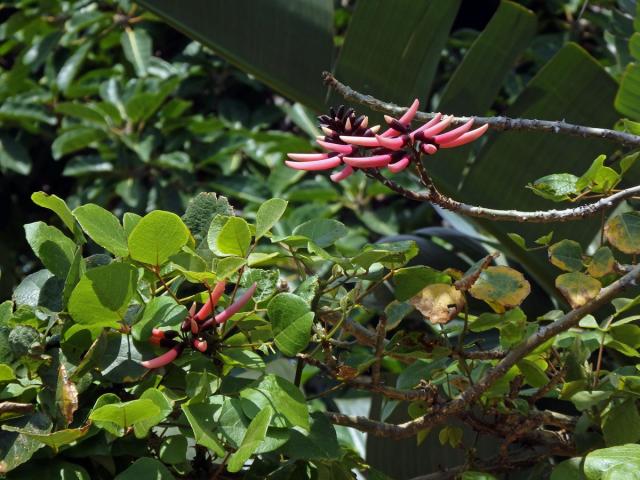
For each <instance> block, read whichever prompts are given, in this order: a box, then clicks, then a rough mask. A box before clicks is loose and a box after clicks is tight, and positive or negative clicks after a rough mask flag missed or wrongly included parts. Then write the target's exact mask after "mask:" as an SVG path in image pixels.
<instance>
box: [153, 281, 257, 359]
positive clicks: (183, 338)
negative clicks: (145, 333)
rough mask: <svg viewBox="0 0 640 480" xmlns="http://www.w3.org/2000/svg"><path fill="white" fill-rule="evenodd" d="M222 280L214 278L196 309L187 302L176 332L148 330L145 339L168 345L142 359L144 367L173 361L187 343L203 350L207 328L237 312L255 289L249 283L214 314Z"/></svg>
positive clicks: (204, 350) (220, 322) (222, 286)
mask: <svg viewBox="0 0 640 480" xmlns="http://www.w3.org/2000/svg"><path fill="white" fill-rule="evenodd" d="M225 286H226V283H225V282H224V281H221V282H218V283H217V284H216V286H215V287H214V288H213V290H211V292H209V299H208V300H207V302H206V303H205V304H204V305H203V306H202V308H200V310H199V311H198V312H197V313H196V304H195V303H194V304H193V305H192V306H191V309H190V311H189V314H188V315H187V317H186V318H185V319H184V320H183V321H182V325H181V326H180V332H177V331H175V330H160V329H158V328H154V329H153V330H152V331H151V338H150V339H149V342H151V343H153V344H155V345H160V346H162V347H166V348H169V351H167V352H165V353H163V354H162V355H160V356H159V357H156V358H153V359H151V360H146V361H144V362H142V366H143V367H146V368H160V367H164V366H165V365H168V364H169V363H171V362H173V361H174V360H175V359H176V358H178V357H179V356H180V354H181V353H182V352H183V351H184V349H185V348H186V347H187V346H188V345H191V346H192V347H193V348H194V349H196V350H198V351H200V352H203V353H204V352H206V351H207V349H208V348H209V345H208V343H207V340H206V334H207V331H210V330H212V329H213V327H215V326H216V325H220V324H223V323H224V322H226V321H227V320H229V318H231V316H233V315H234V314H235V313H237V312H239V311H240V310H241V309H242V307H244V306H245V305H246V304H247V302H248V301H249V300H250V299H251V297H252V296H253V294H254V293H255V291H256V286H257V285H256V284H255V283H254V284H253V285H251V287H249V288H248V289H247V290H246V291H245V292H244V293H243V294H242V295H241V296H240V297H238V299H237V300H236V301H235V302H233V303H232V304H231V305H229V306H228V307H227V308H226V309H225V310H223V311H222V312H220V313H218V314H217V315H214V314H213V313H214V312H213V310H214V309H215V307H216V305H217V304H218V301H219V300H220V297H222V294H223V293H224V289H225Z"/></svg>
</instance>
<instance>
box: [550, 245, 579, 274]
mask: <svg viewBox="0 0 640 480" xmlns="http://www.w3.org/2000/svg"><path fill="white" fill-rule="evenodd" d="M549 260H550V261H551V263H553V264H554V265H555V266H556V267H558V268H560V269H562V270H564V271H566V272H576V271H579V270H582V267H583V265H582V247H581V246H580V244H579V243H578V242H575V241H573V240H561V241H559V242H558V243H554V244H553V245H551V246H550V247H549Z"/></svg>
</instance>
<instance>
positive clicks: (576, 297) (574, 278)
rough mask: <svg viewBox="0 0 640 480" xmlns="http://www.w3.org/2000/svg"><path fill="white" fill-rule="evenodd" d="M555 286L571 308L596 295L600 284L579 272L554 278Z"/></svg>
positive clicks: (600, 286) (586, 301)
mask: <svg viewBox="0 0 640 480" xmlns="http://www.w3.org/2000/svg"><path fill="white" fill-rule="evenodd" d="M556 287H557V288H558V290H560V292H561V293H562V295H563V296H564V297H565V298H566V299H567V301H568V302H569V304H570V305H571V307H572V308H578V307H581V306H582V305H584V304H585V303H588V302H590V301H591V300H593V299H594V298H596V297H597V296H598V294H599V293H600V289H601V288H602V284H601V283H600V282H599V281H598V280H596V279H595V278H593V277H590V276H589V275H585V274H584V273H580V272H572V273H565V274H562V275H560V276H559V277H558V278H556Z"/></svg>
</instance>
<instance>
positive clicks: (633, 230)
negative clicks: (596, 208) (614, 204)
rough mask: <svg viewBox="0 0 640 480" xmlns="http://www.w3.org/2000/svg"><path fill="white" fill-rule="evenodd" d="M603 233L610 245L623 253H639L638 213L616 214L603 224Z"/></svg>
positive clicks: (639, 224)
mask: <svg viewBox="0 0 640 480" xmlns="http://www.w3.org/2000/svg"><path fill="white" fill-rule="evenodd" d="M604 234H605V236H606V237H607V240H608V241H609V243H611V245H613V246H614V247H616V248H617V249H618V250H620V251H621V252H624V253H630V254H637V253H640V213H638V212H626V213H623V214H620V215H616V216H615V217H613V218H612V219H610V220H609V221H608V222H607V224H606V225H605V226H604Z"/></svg>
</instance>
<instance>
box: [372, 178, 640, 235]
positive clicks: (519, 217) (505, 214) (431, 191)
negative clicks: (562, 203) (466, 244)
mask: <svg viewBox="0 0 640 480" xmlns="http://www.w3.org/2000/svg"><path fill="white" fill-rule="evenodd" d="M364 172H365V174H366V175H367V176H368V177H370V178H373V179H375V180H378V181H379V182H380V183H382V184H383V185H385V186H387V187H388V188H390V189H391V190H393V191H394V192H396V193H399V194H400V195H402V196H403V197H406V198H409V199H411V200H415V201H418V202H429V203H433V204H436V205H438V206H439V207H442V208H444V209H446V210H451V211H452V212H456V213H459V214H461V215H465V216H467V217H476V218H486V219H489V220H493V221H503V222H521V223H523V222H527V223H552V222H569V221H572V220H582V219H584V218H586V217H590V216H591V215H594V214H596V213H598V212H602V211H605V210H608V209H611V208H613V207H615V206H616V205H617V204H618V203H620V202H621V201H623V200H626V199H628V198H631V197H632V196H634V195H637V194H639V193H640V185H637V186H635V187H630V188H627V189H624V190H620V191H619V192H616V193H614V194H612V195H609V196H608V197H604V198H601V199H600V200H598V201H596V202H593V203H588V204H585V205H581V206H579V207H575V208H565V209H562V210H555V209H552V210H538V211H534V212H524V211H520V210H499V209H494V208H485V207H477V206H475V205H469V204H467V203H463V202H459V201H457V200H454V199H453V198H451V197H448V196H446V195H444V194H442V193H441V192H440V191H439V190H438V189H437V188H435V187H434V186H433V183H431V184H429V185H426V187H427V191H426V192H415V191H413V190H409V189H407V188H405V187H403V186H402V185H400V184H398V183H396V182H394V181H393V180H390V179H388V178H387V177H385V176H384V175H382V174H381V173H380V171H378V170H375V169H367V170H364Z"/></svg>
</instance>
